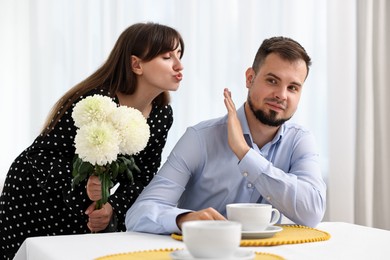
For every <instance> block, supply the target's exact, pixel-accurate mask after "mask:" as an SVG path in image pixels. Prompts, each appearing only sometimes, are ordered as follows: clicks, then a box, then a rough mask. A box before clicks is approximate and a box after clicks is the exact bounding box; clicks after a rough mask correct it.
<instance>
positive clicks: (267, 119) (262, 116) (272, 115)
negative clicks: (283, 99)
mask: <svg viewBox="0 0 390 260" xmlns="http://www.w3.org/2000/svg"><path fill="white" fill-rule="evenodd" d="M248 105H249V108H250V109H251V111H252V113H253V114H254V115H255V117H256V119H257V120H259V121H260V122H261V123H263V124H265V125H269V126H280V125H282V124H283V123H284V122H286V121H287V120H289V119H290V118H291V117H289V118H280V119H277V118H276V116H277V115H278V113H277V112H275V111H273V110H270V111H269V114H266V113H265V112H264V111H263V110H260V109H257V110H256V109H255V107H254V106H253V103H252V100H251V97H250V96H249V95H248Z"/></svg>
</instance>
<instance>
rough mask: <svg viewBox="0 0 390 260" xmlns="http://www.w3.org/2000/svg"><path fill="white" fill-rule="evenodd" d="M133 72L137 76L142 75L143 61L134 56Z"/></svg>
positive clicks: (132, 57)
mask: <svg viewBox="0 0 390 260" xmlns="http://www.w3.org/2000/svg"><path fill="white" fill-rule="evenodd" d="M131 70H132V71H133V72H134V73H135V74H137V75H142V66H141V59H140V58H138V57H137V56H134V55H131Z"/></svg>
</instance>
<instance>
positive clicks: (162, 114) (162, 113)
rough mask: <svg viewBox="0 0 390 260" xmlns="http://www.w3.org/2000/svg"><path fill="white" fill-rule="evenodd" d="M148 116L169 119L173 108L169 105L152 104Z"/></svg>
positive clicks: (171, 116)
mask: <svg viewBox="0 0 390 260" xmlns="http://www.w3.org/2000/svg"><path fill="white" fill-rule="evenodd" d="M149 118H162V119H170V118H173V110H172V107H171V105H169V104H168V105H163V106H160V105H156V104H153V107H152V111H151V112H150V115H149Z"/></svg>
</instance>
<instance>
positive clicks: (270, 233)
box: [241, 226, 283, 238]
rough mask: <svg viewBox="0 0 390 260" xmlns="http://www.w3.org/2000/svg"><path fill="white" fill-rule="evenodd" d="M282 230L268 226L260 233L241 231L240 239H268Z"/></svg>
mask: <svg viewBox="0 0 390 260" xmlns="http://www.w3.org/2000/svg"><path fill="white" fill-rule="evenodd" d="M282 230H283V228H282V227H278V226H269V227H267V228H266V229H265V230H262V231H242V232H241V237H242V238H269V237H272V236H273V235H275V234H276V233H278V232H280V231H282Z"/></svg>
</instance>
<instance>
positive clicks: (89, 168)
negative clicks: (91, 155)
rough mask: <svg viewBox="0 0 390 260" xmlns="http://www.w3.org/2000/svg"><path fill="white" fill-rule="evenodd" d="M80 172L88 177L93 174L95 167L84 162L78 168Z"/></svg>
mask: <svg viewBox="0 0 390 260" xmlns="http://www.w3.org/2000/svg"><path fill="white" fill-rule="evenodd" d="M78 172H79V174H80V175H82V176H87V175H88V174H90V173H92V172H93V166H92V164H91V163H89V162H82V163H81V165H80V166H79V168H78Z"/></svg>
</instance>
